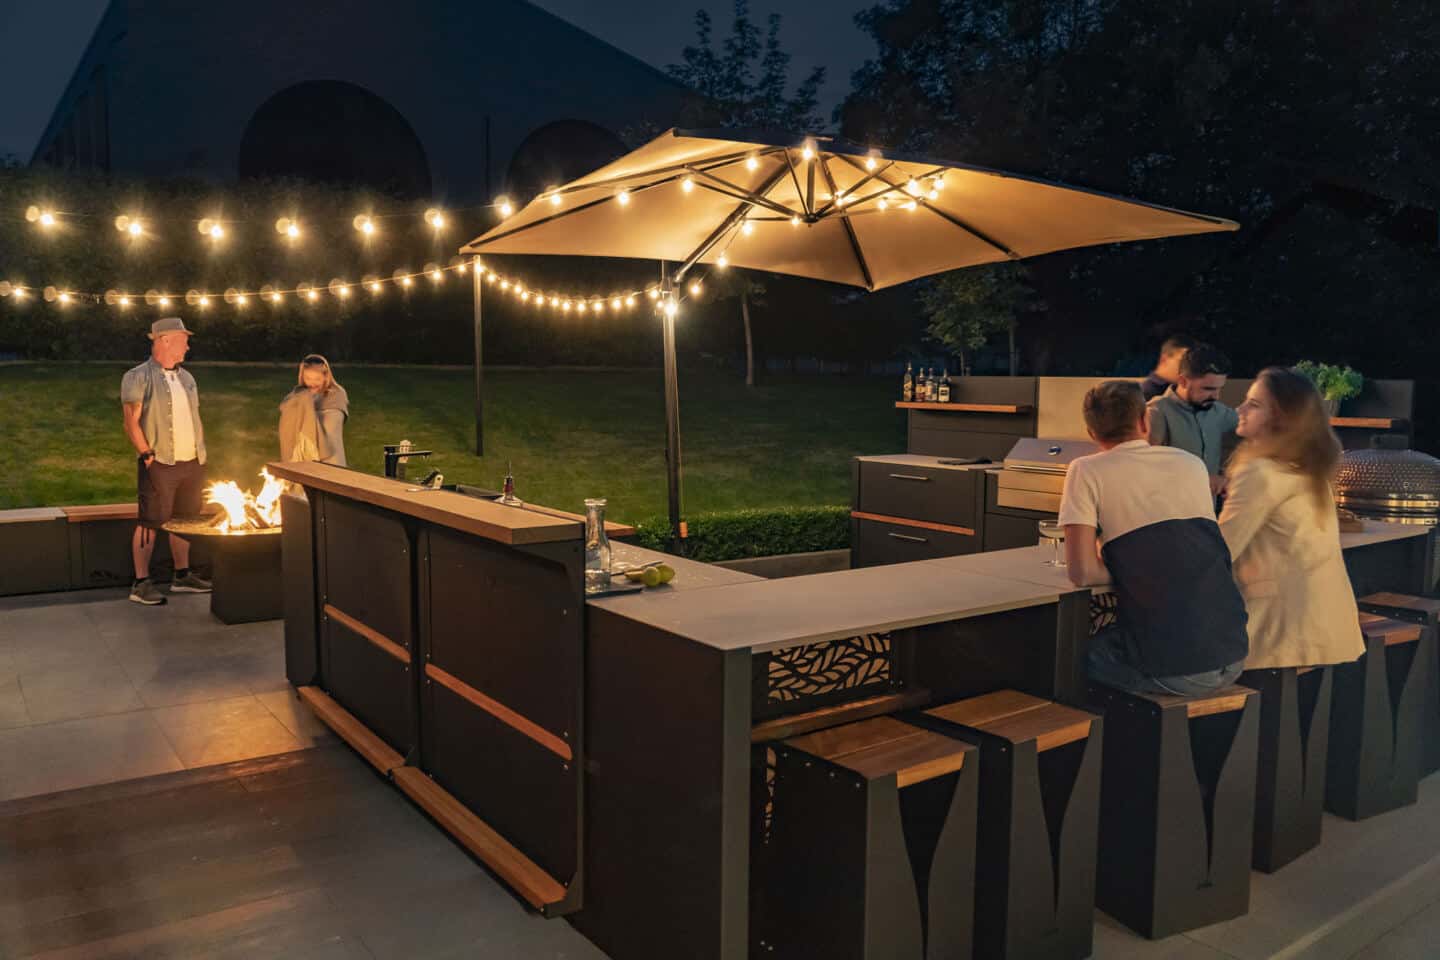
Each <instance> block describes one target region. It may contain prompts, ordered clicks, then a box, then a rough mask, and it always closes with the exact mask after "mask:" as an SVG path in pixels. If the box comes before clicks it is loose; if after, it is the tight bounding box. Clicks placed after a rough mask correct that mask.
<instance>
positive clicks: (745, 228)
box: [740, 220, 755, 237]
mask: <svg viewBox="0 0 1440 960" xmlns="http://www.w3.org/2000/svg"><path fill="white" fill-rule="evenodd" d="M740 232H741V233H743V234H744V235H745V236H747V237H748V236H750V234H752V233H754V232H755V224H753V223H751V222H750V221H749V220H746V221H745V222H744V223H742V224H741V225H740Z"/></svg>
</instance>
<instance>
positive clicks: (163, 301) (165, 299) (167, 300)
mask: <svg viewBox="0 0 1440 960" xmlns="http://www.w3.org/2000/svg"><path fill="white" fill-rule="evenodd" d="M160 306H162V307H168V306H170V298H169V297H161V298H160Z"/></svg>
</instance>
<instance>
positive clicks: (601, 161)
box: [505, 120, 626, 203]
mask: <svg viewBox="0 0 1440 960" xmlns="http://www.w3.org/2000/svg"><path fill="white" fill-rule="evenodd" d="M625 153H626V149H625V144H624V143H623V142H622V141H621V140H620V138H619V137H617V136H616V135H615V134H613V133H611V132H610V131H609V130H606V129H605V128H604V127H601V126H598V125H596V124H593V123H589V122H587V121H584V120H557V121H555V122H554V123H547V124H546V125H545V126H543V127H540V128H539V129H537V130H535V131H533V132H531V134H530V135H529V136H528V137H526V138H525V139H524V140H522V141H521V142H520V146H519V147H517V148H516V149H515V155H514V156H513V157H511V158H510V166H509V167H508V168H507V170H506V172H505V191H506V192H507V193H508V194H509V195H510V196H511V197H513V198H515V199H516V200H518V201H520V202H521V203H526V202H528V201H530V200H531V199H533V198H534V197H535V196H537V195H538V194H540V193H541V192H542V191H544V190H545V189H546V188H547V187H552V186H556V185H558V184H562V183H565V182H567V181H570V180H574V179H575V178H576V177H581V176H584V175H585V174H587V173H589V172H590V171H592V170H594V169H595V168H597V167H603V166H604V165H605V164H607V163H609V162H610V161H612V160H615V159H617V158H619V157H622V156H624V155H625Z"/></svg>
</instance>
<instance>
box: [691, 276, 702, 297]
mask: <svg viewBox="0 0 1440 960" xmlns="http://www.w3.org/2000/svg"><path fill="white" fill-rule="evenodd" d="M690 296H692V297H698V296H700V281H699V280H692V281H691V282H690Z"/></svg>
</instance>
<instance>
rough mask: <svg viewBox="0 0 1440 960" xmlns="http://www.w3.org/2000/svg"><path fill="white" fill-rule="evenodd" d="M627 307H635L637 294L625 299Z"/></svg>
mask: <svg viewBox="0 0 1440 960" xmlns="http://www.w3.org/2000/svg"><path fill="white" fill-rule="evenodd" d="M625 306H627V307H633V306H635V294H633V293H632V294H630V296H628V297H626V298H625Z"/></svg>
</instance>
